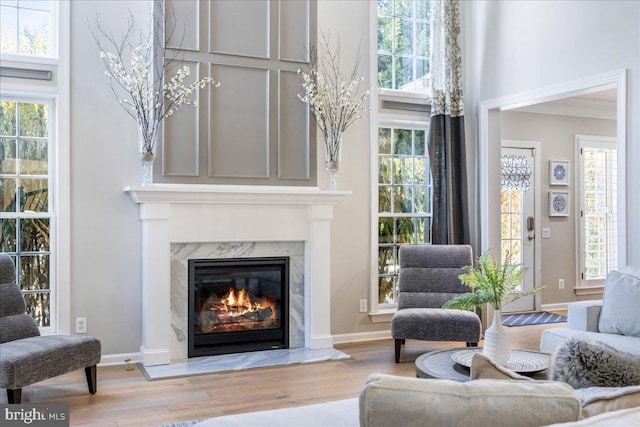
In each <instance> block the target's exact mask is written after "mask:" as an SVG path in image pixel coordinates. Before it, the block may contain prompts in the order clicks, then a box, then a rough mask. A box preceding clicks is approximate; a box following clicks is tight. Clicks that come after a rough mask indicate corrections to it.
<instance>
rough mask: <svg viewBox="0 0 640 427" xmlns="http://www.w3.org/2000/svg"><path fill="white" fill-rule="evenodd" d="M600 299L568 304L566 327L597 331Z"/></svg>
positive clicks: (600, 307)
mask: <svg viewBox="0 0 640 427" xmlns="http://www.w3.org/2000/svg"><path fill="white" fill-rule="evenodd" d="M601 309H602V300H595V301H578V302H572V303H570V304H569V305H568V316H567V327H568V328H569V329H575V330H578V331H590V332H598V321H599V319H600V310H601Z"/></svg>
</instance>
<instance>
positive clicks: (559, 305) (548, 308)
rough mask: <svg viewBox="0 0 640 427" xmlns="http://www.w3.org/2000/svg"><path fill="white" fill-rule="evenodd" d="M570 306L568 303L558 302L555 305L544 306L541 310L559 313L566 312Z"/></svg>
mask: <svg viewBox="0 0 640 427" xmlns="http://www.w3.org/2000/svg"><path fill="white" fill-rule="evenodd" d="M568 305H569V303H568V302H558V303H555V304H542V305H541V306H540V308H541V309H542V311H559V310H566V309H567V306H568Z"/></svg>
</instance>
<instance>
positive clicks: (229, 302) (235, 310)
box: [199, 287, 279, 333]
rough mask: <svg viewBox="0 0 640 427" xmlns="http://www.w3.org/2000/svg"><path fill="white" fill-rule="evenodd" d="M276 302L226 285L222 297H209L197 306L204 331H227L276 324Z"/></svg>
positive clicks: (274, 325) (268, 327) (202, 330)
mask: <svg viewBox="0 0 640 427" xmlns="http://www.w3.org/2000/svg"><path fill="white" fill-rule="evenodd" d="M276 305H277V304H276V302H275V301H274V300H273V299H271V298H268V297H258V296H256V295H254V294H252V293H251V292H248V291H246V290H245V289H234V288H232V287H230V288H229V291H228V292H227V293H226V295H225V296H223V297H220V298H218V297H216V296H215V295H212V296H210V297H209V298H208V299H207V301H206V302H205V304H204V306H202V307H201V308H200V309H199V312H200V315H199V317H200V325H199V329H200V331H201V332H203V333H211V332H230V331H239V330H252V329H271V328H275V327H278V325H279V322H278V311H277V310H276Z"/></svg>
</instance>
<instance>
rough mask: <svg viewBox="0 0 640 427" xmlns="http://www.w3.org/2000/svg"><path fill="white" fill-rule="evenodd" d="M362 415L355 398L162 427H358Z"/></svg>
mask: <svg viewBox="0 0 640 427" xmlns="http://www.w3.org/2000/svg"><path fill="white" fill-rule="evenodd" d="M359 414H360V411H359V407H358V398H354V399H346V400H336V401H333V402H326V403H315V404H311V405H303V406H295V407H291V408H282V409H272V410H268V411H260V412H249V413H244V414H237V415H226V416H221V417H216V418H209V419H206V420H200V421H186V422H181V423H174V424H163V425H161V426H158V427H191V426H196V427H247V426H251V427H300V426H304V427H333V426H336V427H338V426H340V427H357V426H358V425H359Z"/></svg>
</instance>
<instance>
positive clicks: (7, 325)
mask: <svg viewBox="0 0 640 427" xmlns="http://www.w3.org/2000/svg"><path fill="white" fill-rule="evenodd" d="M38 335H40V330H39V329H38V326H37V325H36V322H34V321H33V317H31V316H29V315H28V314H26V313H22V314H16V315H13V316H4V317H0V343H5V342H8V341H14V340H21V339H23V338H30V337H37V336H38Z"/></svg>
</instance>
